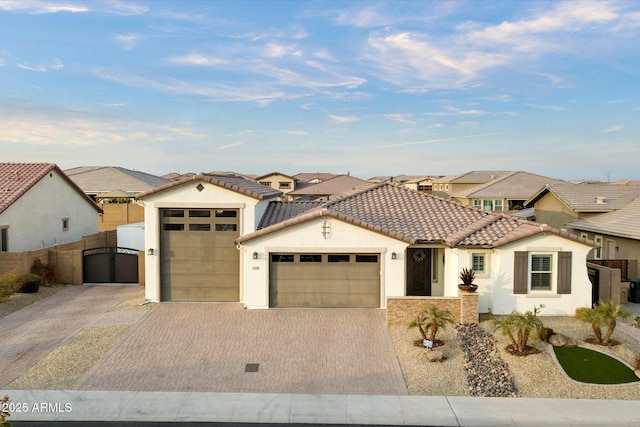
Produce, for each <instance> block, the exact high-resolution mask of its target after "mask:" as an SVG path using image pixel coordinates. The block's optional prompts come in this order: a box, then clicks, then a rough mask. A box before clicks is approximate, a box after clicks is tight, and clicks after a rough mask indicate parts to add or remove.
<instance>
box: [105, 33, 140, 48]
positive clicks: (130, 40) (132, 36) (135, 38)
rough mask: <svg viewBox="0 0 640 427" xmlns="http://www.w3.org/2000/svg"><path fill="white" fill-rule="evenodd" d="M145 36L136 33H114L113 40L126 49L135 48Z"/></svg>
mask: <svg viewBox="0 0 640 427" xmlns="http://www.w3.org/2000/svg"><path fill="white" fill-rule="evenodd" d="M143 38H144V36H142V35H140V34H136V33H129V34H114V35H113V40H114V41H115V42H116V43H117V44H119V45H120V46H122V48H123V49H124V50H133V49H135V47H136V45H137V44H138V42H139V41H140V40H142V39H143Z"/></svg>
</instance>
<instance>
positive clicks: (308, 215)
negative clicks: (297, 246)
mask: <svg viewBox="0 0 640 427" xmlns="http://www.w3.org/2000/svg"><path fill="white" fill-rule="evenodd" d="M283 209H288V208H286V207H283ZM327 216H328V217H333V218H337V219H339V220H342V221H345V222H348V223H352V224H354V225H357V226H360V227H363V228H365V229H368V230H371V231H374V232H378V233H381V234H384V235H387V236H390V237H392V238H395V239H398V240H402V241H405V242H407V243H411V244H414V243H441V244H446V245H448V246H466V247H484V248H492V247H497V246H501V245H504V244H506V243H509V242H512V241H515V240H518V239H520V238H523V237H526V236H531V235H534V234H537V233H544V232H551V233H555V234H559V235H563V236H564V237H567V238H571V239H573V240H578V241H581V242H583V243H585V244H592V242H589V241H587V240H586V239H582V238H580V237H578V236H573V235H569V234H568V233H561V232H560V231H559V230H555V229H551V228H550V227H548V226H543V225H540V224H536V223H534V222H529V221H525V220H522V219H518V218H515V217H511V216H508V215H503V214H496V213H492V212H485V211H482V210H480V209H475V208H473V207H470V206H465V205H462V204H460V203H457V202H455V201H451V200H447V199H442V198H439V197H436V196H432V195H430V194H424V193H419V192H417V191H414V190H410V189H408V188H406V187H403V186H400V185H398V184H392V183H381V184H373V185H369V186H367V187H363V189H360V190H356V191H352V192H350V193H349V194H346V195H345V194H343V195H338V196H335V199H334V200H330V201H328V202H326V203H323V204H322V205H319V206H318V207H315V208H313V209H310V210H306V211H304V210H302V209H301V210H300V213H299V214H298V215H297V216H291V217H288V218H286V219H285V218H284V216H283V220H282V222H273V218H272V219H271V220H270V221H269V225H268V226H266V227H264V228H262V229H259V230H258V231H255V232H253V233H250V234H247V235H245V236H241V237H239V238H238V239H237V242H239V243H242V242H244V241H247V240H251V239H253V238H256V237H259V236H263V235H266V234H269V233H271V232H274V231H277V230H281V229H284V228H286V227H289V226H291V225H295V224H299V223H303V222H306V221H310V220H313V219H315V218H318V217H327Z"/></svg>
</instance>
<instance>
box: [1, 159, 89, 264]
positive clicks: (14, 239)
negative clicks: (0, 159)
mask: <svg viewBox="0 0 640 427" xmlns="http://www.w3.org/2000/svg"><path fill="white" fill-rule="evenodd" d="M100 212H101V209H100V207H98V205H96V204H95V203H94V202H93V201H92V200H91V199H89V197H87V196H86V195H85V194H84V193H83V191H82V190H81V189H80V188H79V187H78V186H77V185H76V184H75V183H74V182H73V181H72V180H71V179H69V177H68V176H67V175H66V174H65V173H64V172H63V171H62V170H60V168H58V166H56V165H55V164H53V163H0V252H23V251H29V250H33V249H39V248H43V247H49V246H53V245H56V244H61V243H68V242H75V241H78V240H82V236H84V235H88V234H95V233H97V232H98V217H97V215H96V214H97V213H100Z"/></svg>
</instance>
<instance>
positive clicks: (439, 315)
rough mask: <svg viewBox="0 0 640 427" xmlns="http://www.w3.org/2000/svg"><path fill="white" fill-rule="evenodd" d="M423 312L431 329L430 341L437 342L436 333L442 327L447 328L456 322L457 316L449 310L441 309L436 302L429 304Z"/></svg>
mask: <svg viewBox="0 0 640 427" xmlns="http://www.w3.org/2000/svg"><path fill="white" fill-rule="evenodd" d="M422 313H423V314H424V315H425V316H426V317H427V319H428V323H427V327H428V329H429V332H430V333H429V341H431V342H435V340H436V334H437V333H438V331H439V330H440V329H445V328H446V327H447V325H453V324H455V320H454V319H455V318H454V317H453V314H452V313H451V312H450V311H449V310H440V309H439V308H438V307H437V306H435V305H434V304H429V305H428V306H427V307H426V308H425V309H424V310H423V311H422Z"/></svg>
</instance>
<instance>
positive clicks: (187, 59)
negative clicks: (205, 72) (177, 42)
mask: <svg viewBox="0 0 640 427" xmlns="http://www.w3.org/2000/svg"><path fill="white" fill-rule="evenodd" d="M169 62H171V63H173V64H183V65H198V66H206V67H211V66H215V65H221V64H227V63H228V61H227V60H225V59H222V58H217V57H215V56H205V55H201V54H198V53H192V54H189V55H184V56H173V57H171V58H169Z"/></svg>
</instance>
